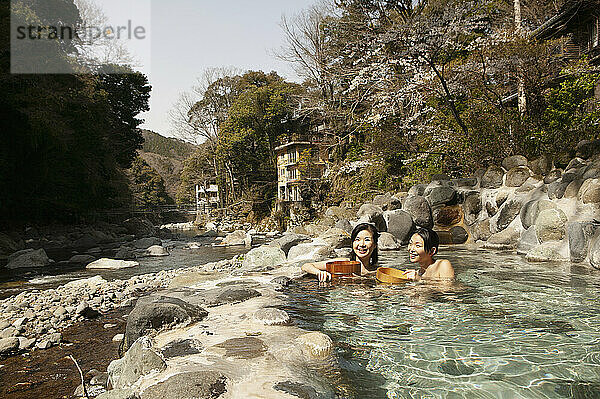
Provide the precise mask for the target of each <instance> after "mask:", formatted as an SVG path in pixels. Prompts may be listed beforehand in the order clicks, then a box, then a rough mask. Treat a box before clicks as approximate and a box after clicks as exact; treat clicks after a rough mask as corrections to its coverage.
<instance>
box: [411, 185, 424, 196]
mask: <svg viewBox="0 0 600 399" xmlns="http://www.w3.org/2000/svg"><path fill="white" fill-rule="evenodd" d="M426 188H427V184H415V185H414V186H412V187H411V188H410V189H409V190H408V195H409V196H423V194H425V189H426Z"/></svg>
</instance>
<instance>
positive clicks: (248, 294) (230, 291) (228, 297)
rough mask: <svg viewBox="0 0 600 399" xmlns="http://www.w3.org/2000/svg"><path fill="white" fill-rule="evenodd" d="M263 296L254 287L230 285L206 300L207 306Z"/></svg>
mask: <svg viewBox="0 0 600 399" xmlns="http://www.w3.org/2000/svg"><path fill="white" fill-rule="evenodd" d="M258 296H261V293H260V292H258V291H256V290H255V289H254V288H247V287H243V286H242V287H230V288H225V289H224V290H223V291H221V292H220V293H219V294H218V295H217V296H216V297H214V298H211V299H209V300H208V301H207V302H206V305H207V306H219V305H225V304H230V303H231V304H233V303H240V302H244V301H247V300H248V299H250V298H255V297H258Z"/></svg>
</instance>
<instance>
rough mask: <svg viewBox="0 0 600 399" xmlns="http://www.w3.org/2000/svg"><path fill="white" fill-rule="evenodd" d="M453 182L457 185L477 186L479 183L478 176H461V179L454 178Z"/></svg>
mask: <svg viewBox="0 0 600 399" xmlns="http://www.w3.org/2000/svg"><path fill="white" fill-rule="evenodd" d="M452 182H453V183H454V184H455V185H456V186H457V187H475V186H476V185H477V178H476V177H466V178H460V179H452Z"/></svg>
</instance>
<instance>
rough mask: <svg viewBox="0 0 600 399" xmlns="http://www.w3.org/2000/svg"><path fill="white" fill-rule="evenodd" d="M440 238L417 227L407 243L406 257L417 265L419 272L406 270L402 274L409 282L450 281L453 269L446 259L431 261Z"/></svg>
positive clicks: (452, 276) (436, 250)
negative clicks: (425, 280) (423, 280)
mask: <svg viewBox="0 0 600 399" xmlns="http://www.w3.org/2000/svg"><path fill="white" fill-rule="evenodd" d="M439 245H440V238H439V236H438V235H437V233H436V232H435V231H433V230H431V229H427V228H424V227H419V228H417V230H416V231H415V233H414V234H413V235H412V237H411V238H410V242H409V243H408V256H409V259H410V261H411V262H412V263H418V264H419V270H407V271H406V272H405V273H404V274H405V275H406V277H408V278H409V279H411V280H415V281H419V280H421V279H431V280H451V279H453V278H454V268H452V264H451V263H450V261H449V260H447V259H437V260H435V259H433V256H434V255H435V254H437V252H438V247H439Z"/></svg>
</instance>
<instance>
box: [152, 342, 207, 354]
mask: <svg viewBox="0 0 600 399" xmlns="http://www.w3.org/2000/svg"><path fill="white" fill-rule="evenodd" d="M202 349H204V347H203V345H202V342H200V341H199V340H197V339H193V338H187V339H176V340H175V341H171V342H169V343H168V344H166V345H165V346H164V347H163V348H162V349H161V351H160V353H161V354H162V355H163V357H164V358H165V359H169V358H172V357H178V356H188V355H194V354H197V353H200V352H202Z"/></svg>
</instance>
